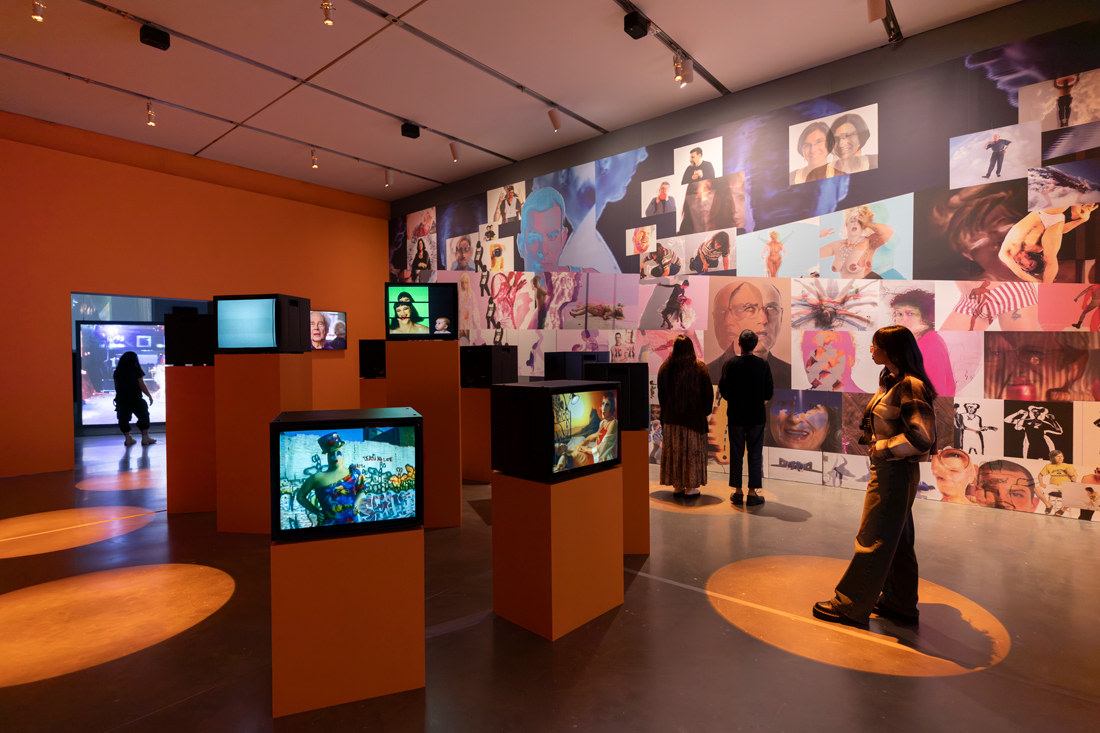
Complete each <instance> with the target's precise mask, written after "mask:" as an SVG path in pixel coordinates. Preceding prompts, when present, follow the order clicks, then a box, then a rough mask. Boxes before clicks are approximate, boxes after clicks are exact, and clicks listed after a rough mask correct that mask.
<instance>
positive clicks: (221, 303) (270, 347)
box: [214, 293, 309, 354]
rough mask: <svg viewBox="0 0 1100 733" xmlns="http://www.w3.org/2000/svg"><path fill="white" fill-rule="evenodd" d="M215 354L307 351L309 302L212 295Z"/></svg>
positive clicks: (276, 296) (277, 297) (286, 297)
mask: <svg viewBox="0 0 1100 733" xmlns="http://www.w3.org/2000/svg"><path fill="white" fill-rule="evenodd" d="M214 311H215V316H216V319H217V330H218V353H220V354H248V353H257V354H264V353H271V354H301V353H303V352H306V351H309V298H302V297H299V296H296V295H282V294H279V293H274V294H264V295H215V296H214Z"/></svg>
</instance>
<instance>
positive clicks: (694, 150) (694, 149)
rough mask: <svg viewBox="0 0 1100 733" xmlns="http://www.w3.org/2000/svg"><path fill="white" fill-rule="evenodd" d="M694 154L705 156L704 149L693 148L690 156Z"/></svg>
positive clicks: (689, 152)
mask: <svg viewBox="0 0 1100 733" xmlns="http://www.w3.org/2000/svg"><path fill="white" fill-rule="evenodd" d="M692 153H699V155H700V156H702V155H703V149H702V148H692V149H691V150H689V151H688V155H691V154H692Z"/></svg>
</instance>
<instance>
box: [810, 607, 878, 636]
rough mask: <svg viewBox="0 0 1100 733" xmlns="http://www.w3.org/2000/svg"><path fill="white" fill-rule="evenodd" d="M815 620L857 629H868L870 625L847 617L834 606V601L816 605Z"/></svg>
mask: <svg viewBox="0 0 1100 733" xmlns="http://www.w3.org/2000/svg"><path fill="white" fill-rule="evenodd" d="M814 618H819V619H821V620H822V621H828V622H830V623H834V624H843V625H845V626H854V627H855V628H857V629H866V628H868V626H869V625H870V624H868V623H867V622H866V621H857V620H856V619H854V618H851V617H850V616H845V615H844V614H843V613H841V612H840V610H839V609H838V608H837V607H836V606H835V605H833V602H832V601H821V602H820V603H815V604H814Z"/></svg>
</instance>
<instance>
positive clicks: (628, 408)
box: [584, 361, 649, 430]
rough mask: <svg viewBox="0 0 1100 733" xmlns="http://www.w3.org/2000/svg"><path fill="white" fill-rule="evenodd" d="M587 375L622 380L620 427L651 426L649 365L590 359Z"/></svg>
mask: <svg viewBox="0 0 1100 733" xmlns="http://www.w3.org/2000/svg"><path fill="white" fill-rule="evenodd" d="M584 378H585V379H590V380H593V381H596V382H618V383H619V428H620V429H622V430H648V429H649V364H646V363H645V362H640V361H629V362H622V361H620V362H615V363H603V362H588V363H587V364H585V365H584Z"/></svg>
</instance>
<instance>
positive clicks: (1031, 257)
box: [1016, 249, 1045, 272]
mask: <svg viewBox="0 0 1100 733" xmlns="http://www.w3.org/2000/svg"><path fill="white" fill-rule="evenodd" d="M1020 256H1021V257H1024V258H1025V259H1027V260H1028V261H1029V262H1031V269H1030V270H1028V272H1033V271H1035V270H1038V269H1040V268H1041V267H1043V263H1044V262H1045V258H1044V257H1043V251H1042V250H1039V251H1038V252H1032V251H1031V250H1029V249H1023V250H1020ZM1016 264H1020V263H1016ZM1020 266H1021V267H1023V265H1020ZM1024 269H1027V268H1024Z"/></svg>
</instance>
